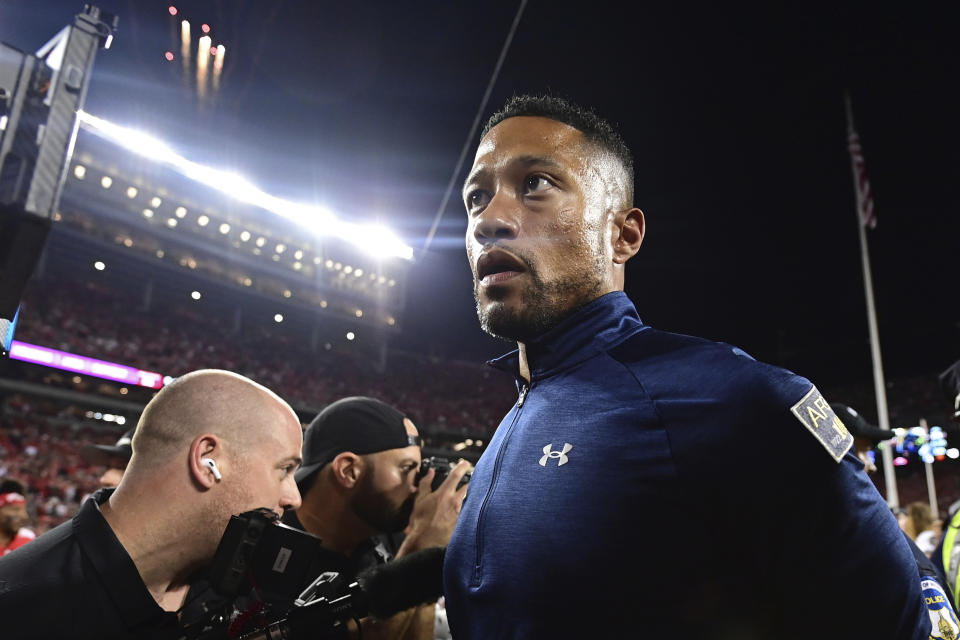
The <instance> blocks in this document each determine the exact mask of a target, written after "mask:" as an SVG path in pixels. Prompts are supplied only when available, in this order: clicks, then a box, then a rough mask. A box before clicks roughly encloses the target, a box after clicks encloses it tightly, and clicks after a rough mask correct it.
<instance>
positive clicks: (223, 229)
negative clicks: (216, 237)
mask: <svg viewBox="0 0 960 640" xmlns="http://www.w3.org/2000/svg"><path fill="white" fill-rule="evenodd" d="M220 233H222V234H223V235H227V234H228V233H230V225H228V224H227V223H226V222H224V223H223V224H221V225H220Z"/></svg>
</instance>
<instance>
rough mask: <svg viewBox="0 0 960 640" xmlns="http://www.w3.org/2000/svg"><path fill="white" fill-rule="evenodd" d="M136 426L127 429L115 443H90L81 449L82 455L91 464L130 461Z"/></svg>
mask: <svg viewBox="0 0 960 640" xmlns="http://www.w3.org/2000/svg"><path fill="white" fill-rule="evenodd" d="M134 431H136V427H134V428H133V429H128V430H127V431H126V432H125V433H124V434H123V435H122V436H120V439H119V440H117V443H116V444H91V445H88V446H86V447H85V448H84V449H83V457H84V458H85V459H86V460H87V461H88V462H90V463H91V464H105V465H108V466H109V465H112V464H115V463H116V462H118V461H120V460H123V461H124V462H123V464H126V463H127V462H129V461H130V457H131V456H132V455H133V446H132V445H131V442H132V441H133V433H134Z"/></svg>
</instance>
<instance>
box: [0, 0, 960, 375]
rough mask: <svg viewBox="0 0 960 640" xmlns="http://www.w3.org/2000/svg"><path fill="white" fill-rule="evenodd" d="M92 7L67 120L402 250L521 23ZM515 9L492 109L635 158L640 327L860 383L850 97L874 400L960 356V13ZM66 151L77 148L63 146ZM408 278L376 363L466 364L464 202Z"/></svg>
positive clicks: (29, 10)
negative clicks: (216, 62) (83, 79)
mask: <svg viewBox="0 0 960 640" xmlns="http://www.w3.org/2000/svg"><path fill="white" fill-rule="evenodd" d="M168 4H169V3H164V2H154V1H140V0H137V1H136V2H134V1H133V0H129V1H127V2H117V1H104V2H102V3H101V6H102V7H103V8H105V9H107V10H112V11H115V12H116V13H118V14H119V15H120V30H119V32H118V33H117V36H116V41H115V45H114V47H113V48H112V49H111V50H109V51H106V52H101V54H100V56H99V57H98V59H97V63H96V70H95V72H94V76H93V79H92V82H91V87H90V93H89V96H88V99H87V106H86V110H87V111H89V112H91V113H93V114H94V115H97V116H100V117H104V118H107V119H109V120H112V121H114V122H116V123H118V124H123V125H127V126H134V127H138V128H142V129H145V130H148V131H150V132H151V133H153V134H154V135H156V136H158V137H160V138H162V139H164V140H167V141H168V142H169V143H170V144H171V145H172V146H173V147H174V148H176V149H177V150H178V151H180V152H181V153H183V154H184V155H187V156H189V157H190V158H191V159H194V160H197V161H200V162H204V163H207V164H211V165H214V166H217V167H222V168H228V169H231V170H235V171H237V172H239V173H241V174H243V175H245V176H246V177H248V178H249V179H250V180H252V181H253V182H254V183H256V184H257V185H259V186H260V187H262V188H264V189H265V190H267V191H270V192H272V193H275V194H277V195H280V196H284V197H288V198H294V199H300V200H304V201H315V202H318V203H322V204H325V205H327V206H329V207H331V208H333V209H334V210H336V211H338V212H339V213H340V214H341V215H343V216H344V217H348V218H353V219H357V220H374V219H377V220H381V221H383V222H385V223H386V224H388V225H389V226H391V227H392V228H393V229H395V230H396V231H397V232H398V233H399V234H401V235H402V236H403V237H404V238H405V239H406V240H407V242H408V243H410V244H411V245H413V246H414V247H416V248H418V249H419V247H421V246H422V244H423V239H424V237H425V235H426V233H427V230H428V229H429V227H430V223H431V221H432V219H433V216H434V214H435V213H436V212H437V209H438V206H439V204H440V202H441V200H442V197H443V192H444V189H445V187H446V184H447V182H448V181H449V180H450V177H451V174H452V172H453V170H454V167H455V164H456V160H457V157H458V154H459V153H460V149H461V147H462V145H463V143H464V140H465V138H466V136H467V134H468V132H469V130H470V125H471V123H472V121H473V118H474V115H475V112H476V109H477V107H478V106H479V104H480V100H481V98H482V96H483V93H484V90H485V88H486V85H487V82H488V80H489V78H490V74H491V72H492V71H493V68H494V64H495V62H496V60H497V56H498V55H499V53H500V49H501V47H502V45H503V43H504V39H505V38H506V35H507V32H508V30H509V28H510V24H511V22H512V21H513V18H514V15H515V13H516V10H517V7H518V6H519V5H518V3H516V2H497V3H493V2H475V3H450V2H417V3H404V2H363V3H342V2H337V3H328V2H299V3H293V2H279V1H276V0H270V1H269V2H264V1H262V0H261V1H260V2H253V1H249V2H247V1H235V0H219V1H206V2H182V3H177V6H178V8H179V9H180V15H179V16H177V18H172V17H171V16H170V15H169V14H168V13H167V6H168ZM565 4H566V3H553V2H543V1H538V0H532V1H531V2H530V3H529V4H528V5H527V6H526V9H525V11H524V14H523V17H522V20H521V21H520V23H519V27H518V29H517V32H516V37H515V39H514V41H513V44H512V47H511V49H510V51H509V54H508V56H507V58H506V61H505V64H504V66H503V69H502V72H501V74H500V76H499V79H498V81H497V83H496V85H495V86H494V90H493V94H492V97H491V102H490V104H489V105H488V107H487V109H486V110H485V113H484V117H486V116H487V115H489V113H491V112H492V111H493V110H495V108H496V107H497V106H499V105H500V104H501V103H502V102H503V101H504V100H505V99H506V98H507V97H508V96H509V95H511V94H512V93H515V92H539V91H545V90H550V91H552V92H555V93H557V94H560V95H564V96H567V97H569V98H572V99H574V100H576V101H578V102H581V103H584V104H587V105H590V106H593V107H594V108H595V109H596V110H597V111H598V113H600V114H601V115H603V116H604V117H606V118H608V119H609V120H611V121H612V122H614V123H615V124H616V125H617V126H618V127H619V128H620V130H621V132H622V134H623V136H624V138H625V139H626V141H627V143H628V144H629V145H630V147H631V148H632V150H633V152H634V155H635V157H636V204H637V206H639V207H640V208H641V209H643V210H644V212H645V213H646V215H647V237H646V240H645V242H644V245H643V247H642V248H641V251H640V254H639V255H638V256H637V257H636V258H635V259H634V260H633V261H632V262H631V263H630V266H629V268H628V275H627V292H628V294H629V295H630V296H631V298H633V300H634V301H635V302H636V303H637V305H638V308H639V310H640V314H641V317H642V318H643V319H644V320H645V321H647V322H648V323H650V324H653V325H655V326H657V327H660V328H663V329H667V330H671V331H677V332H682V333H691V334H695V335H701V336H704V337H708V338H712V339H718V340H724V341H727V342H731V343H734V344H737V345H739V346H741V347H743V348H744V349H745V350H747V351H748V352H750V353H752V354H754V355H755V356H757V357H758V358H761V359H764V360H768V361H772V362H775V363H777V364H781V365H784V366H787V367H789V368H791V369H793V370H795V371H797V372H798V373H801V374H803V375H806V376H808V377H810V378H812V379H814V380H817V381H824V380H826V381H827V382H837V383H841V382H851V381H856V380H861V379H862V380H867V381H869V380H870V375H871V374H870V356H869V346H868V334H867V323H866V317H865V303H864V296H863V286H862V276H861V271H860V263H859V249H858V244H857V230H856V223H855V219H854V193H853V186H852V180H851V170H850V160H849V156H848V154H847V151H846V130H845V127H846V125H845V121H844V111H843V91H844V89H849V91H850V92H851V95H852V98H853V107H854V113H855V117H856V120H857V128H858V130H859V133H860V137H861V141H862V144H863V149H864V154H865V158H866V165H867V169H868V171H869V174H870V179H871V183H872V186H873V190H874V194H875V202H876V211H877V216H878V226H877V228H876V230H874V231H871V232H870V233H869V238H870V251H871V253H872V258H873V267H874V281H875V286H876V296H877V307H878V316H879V322H880V336H881V342H882V346H883V350H884V358H885V365H886V368H887V372H888V375H907V374H929V373H931V372H937V371H940V370H942V369H944V368H946V366H947V365H949V364H950V363H951V362H952V361H954V360H956V359H957V358H958V357H960V278H958V275H960V274H958V264H960V259H958V256H960V250H958V241H960V222H958V207H957V205H956V202H957V196H958V187H957V185H958V183H960V181H958V177H960V176H958V174H960V158H958V154H957V151H956V149H957V143H958V141H960V137H958V133H960V131H958V125H957V119H958V118H957V116H958V114H960V100H958V98H960V91H958V88H957V83H958V78H960V63H958V61H960V44H958V42H960V41H958V39H957V38H956V28H957V24H958V18H960V10H958V9H957V8H956V5H954V8H953V9H946V8H943V6H942V5H944V4H946V3H930V4H929V5H927V7H926V8H924V7H920V8H918V7H916V6H913V4H917V3H911V6H909V7H908V6H907V5H905V4H903V3H899V4H898V5H895V4H894V3H866V2H864V3H855V4H854V3H842V4H843V6H842V7H838V6H836V5H837V4H841V3H830V6H827V5H824V6H823V7H821V8H817V7H811V6H807V5H808V3H804V4H803V6H802V7H798V8H790V9H783V8H771V7H768V8H765V9H757V8H756V7H750V8H747V7H741V8H736V7H733V8H731V7H729V6H720V3H684V4H682V5H681V4H680V3H669V4H671V5H673V6H671V7H666V6H662V5H665V4H668V3H643V4H641V3H634V4H633V8H632V9H625V8H624V6H625V3H618V4H617V5H613V4H611V5H604V4H603V3H598V2H591V3H583V4H582V5H581V6H580V7H579V8H577V9H563V8H561V6H562V5H565ZM81 7H82V3H80V2H72V1H69V2H68V1H64V0H44V1H43V2H35V1H34V0H2V2H0V37H2V39H3V40H4V41H5V42H8V43H10V44H13V45H15V46H18V47H20V48H23V49H36V48H37V47H39V46H40V45H41V44H42V43H43V42H45V41H46V40H47V39H48V38H49V37H50V36H52V35H53V34H54V33H55V32H56V31H57V30H58V29H59V28H60V27H61V26H63V25H65V24H67V23H68V22H69V21H70V20H71V17H72V15H73V14H75V13H76V12H77V11H78V10H79V9H80V8H81ZM180 18H186V19H188V20H190V21H191V23H192V24H193V25H195V28H196V26H198V25H199V24H200V23H201V22H208V23H210V24H211V26H212V27H213V31H212V35H213V36H214V44H216V43H221V42H222V43H223V44H225V45H226V47H227V58H226V67H225V72H224V77H223V87H222V89H221V93H220V95H219V96H217V97H216V98H215V99H212V100H208V101H206V102H201V101H199V100H198V99H197V96H196V93H195V92H194V91H193V89H192V88H191V84H190V82H191V80H190V78H185V77H184V76H183V74H182V71H181V68H180V65H179V60H175V61H174V62H172V63H170V62H167V61H166V60H165V59H164V57H163V53H164V51H166V50H172V51H174V52H177V53H178V50H179V46H178V45H177V38H178V36H179V30H178V29H179V27H178V24H179V19H180ZM81 135H84V134H81ZM476 142H477V140H476V137H475V138H474V139H473V140H472V141H471V150H470V153H469V156H468V162H467V166H465V167H464V169H463V170H462V171H461V172H460V175H458V176H457V179H456V185H457V187H456V191H455V195H454V198H452V199H451V201H450V203H449V205H448V206H447V208H446V211H445V216H444V218H443V224H442V225H441V227H440V233H439V236H438V239H437V241H435V243H434V245H433V246H432V248H431V251H430V252H429V253H428V254H427V255H425V256H423V257H422V258H420V259H419V260H418V262H417V264H416V265H415V266H414V268H413V270H412V272H411V278H410V281H409V285H408V292H409V293H408V303H407V312H406V318H405V322H404V326H405V332H404V334H403V335H402V336H401V337H400V338H398V339H397V340H396V341H395V344H396V346H399V347H404V348H410V349H429V348H432V349H433V350H434V351H435V352H437V353H439V354H443V355H448V356H454V357H459V358H465V359H480V358H483V357H486V356H491V355H495V354H497V353H499V352H500V351H503V350H504V348H505V347H507V345H506V344H505V343H499V342H496V341H494V340H492V339H488V338H486V337H484V335H483V334H482V333H481V331H480V330H479V328H478V326H477V323H476V319H475V316H474V312H473V302H472V296H471V293H470V291H471V282H470V274H469V269H468V266H467V263H466V259H465V257H464V253H463V233H464V230H465V228H466V222H465V215H464V212H463V207H462V204H461V202H460V200H459V196H458V194H459V187H460V184H461V183H462V180H463V177H464V176H465V174H466V171H467V169H468V168H469V164H470V162H469V160H471V159H472V156H473V148H474V147H475V146H476Z"/></svg>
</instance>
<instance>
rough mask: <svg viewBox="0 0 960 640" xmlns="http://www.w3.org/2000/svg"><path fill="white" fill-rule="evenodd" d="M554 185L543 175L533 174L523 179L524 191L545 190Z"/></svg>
mask: <svg viewBox="0 0 960 640" xmlns="http://www.w3.org/2000/svg"><path fill="white" fill-rule="evenodd" d="M552 186H553V185H552V184H551V183H550V181H549V180H547V179H546V178H544V177H543V176H541V175H532V176H529V177H527V179H526V180H524V181H523V191H524V193H536V192H537V191H543V190H544V189H548V188H549V187H552Z"/></svg>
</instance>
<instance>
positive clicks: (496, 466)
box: [473, 383, 530, 587]
mask: <svg viewBox="0 0 960 640" xmlns="http://www.w3.org/2000/svg"><path fill="white" fill-rule="evenodd" d="M529 390H530V385H529V384H527V383H524V385H523V386H522V387H521V388H520V397H519V398H517V413H516V414H515V415H514V416H513V421H512V422H511V423H510V426H509V427H508V428H507V432H506V433H505V434H503V440H502V441H501V442H500V448H499V449H497V457H496V459H495V460H494V462H493V477H491V478H490V486H489V487H487V493H486V495H485V496H483V503H482V504H481V505H480V513H479V514H478V515H477V557H476V561H475V562H474V565H473V586H474V587H479V586H480V577H481V576H480V559H481V558H482V557H483V540H482V538H483V514H484V512H485V511H486V510H487V502H488V501H489V500H490V495H491V494H492V493H493V488H494V487H495V486H496V484H497V477H498V476H499V475H500V464H501V462H503V450H504V449H505V448H506V446H507V442H508V440H509V439H510V434H511V433H513V428H514V427H515V426H516V424H517V421H518V420H519V419H520V411H522V410H523V403H524V402H525V401H526V399H527V392H528V391H529Z"/></svg>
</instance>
